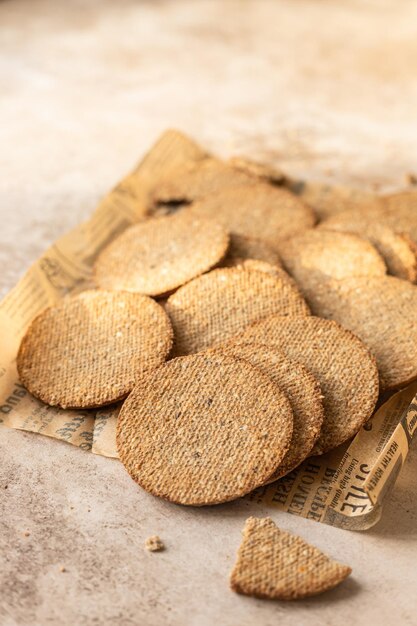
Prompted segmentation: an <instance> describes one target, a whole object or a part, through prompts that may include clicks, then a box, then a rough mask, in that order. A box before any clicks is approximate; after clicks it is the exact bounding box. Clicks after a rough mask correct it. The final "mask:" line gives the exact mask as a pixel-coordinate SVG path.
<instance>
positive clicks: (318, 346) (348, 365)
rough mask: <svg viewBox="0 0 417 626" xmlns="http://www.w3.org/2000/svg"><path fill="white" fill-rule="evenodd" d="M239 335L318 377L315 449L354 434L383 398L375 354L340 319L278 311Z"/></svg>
mask: <svg viewBox="0 0 417 626" xmlns="http://www.w3.org/2000/svg"><path fill="white" fill-rule="evenodd" d="M405 284H409V283H405ZM237 339H238V341H249V342H254V343H262V344H266V345H268V346H271V347H273V348H276V349H278V350H281V351H282V352H284V354H285V355H286V356H287V357H288V358H290V359H294V360H295V361H299V362H300V363H302V364H303V365H304V366H305V367H306V368H307V369H308V370H309V371H310V372H311V373H312V374H313V376H314V377H315V378H316V379H317V380H318V382H319V383H320V387H321V390H322V393H323V406H324V421H323V425H322V428H321V433H320V437H319V439H318V441H317V443H316V444H315V446H314V449H313V453H314V454H324V453H325V452H327V451H328V450H332V449H333V448H335V447H336V446H338V445H340V444H341V443H343V442H344V441H346V440H348V439H350V438H351V437H353V435H355V434H356V433H357V432H358V430H359V429H360V427H361V426H362V425H363V424H364V423H365V422H366V420H367V419H368V418H369V417H371V415H372V413H373V411H374V408H375V404H376V401H377V399H378V370H377V368H376V364H375V359H374V357H373V356H372V354H371V353H370V351H369V350H368V348H367V347H366V346H365V345H364V344H363V343H362V342H361V341H360V339H358V338H357V337H356V336H355V335H353V334H352V333H351V332H350V331H349V330H346V329H345V328H342V326H340V324H338V323H337V322H334V321H330V320H325V319H321V318H319V317H313V316H310V317H298V318H290V317H279V316H276V315H274V316H271V317H269V318H266V319H264V320H262V321H260V322H257V323H255V324H253V325H252V326H250V327H249V328H247V329H246V331H245V332H244V333H243V336H242V337H238V338H237Z"/></svg>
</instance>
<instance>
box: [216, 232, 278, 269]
mask: <svg viewBox="0 0 417 626" xmlns="http://www.w3.org/2000/svg"><path fill="white" fill-rule="evenodd" d="M247 260H256V261H264V262H265V263H269V264H270V265H281V262H280V258H279V255H278V252H276V250H274V249H273V248H272V247H271V246H269V245H268V244H267V243H266V241H264V240H263V239H255V238H254V237H244V236H242V235H231V236H230V244H229V249H228V251H227V254H226V256H225V258H224V259H223V261H222V267H236V266H237V265H242V264H243V263H244V262H245V261H247Z"/></svg>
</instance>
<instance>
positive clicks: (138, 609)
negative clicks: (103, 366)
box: [0, 0, 417, 626]
mask: <svg viewBox="0 0 417 626" xmlns="http://www.w3.org/2000/svg"><path fill="white" fill-rule="evenodd" d="M416 24H417V4H416V3H415V2H414V1H413V0H403V1H402V2H401V3H398V2H395V0H378V1H377V0H366V1H362V0H351V1H347V0H345V1H340V2H336V3H335V2H330V1H313V0H309V1H307V0H288V1H286V2H272V1H271V2H268V1H267V0H264V1H262V0H254V1H252V2H251V1H249V0H247V1H246V2H235V1H233V0H228V1H227V2H220V1H217V0H212V1H210V2H205V1H201V2H192V1H190V2H157V1H156V0H153V1H152V2H137V1H133V0H118V2H111V1H110V0H106V1H105V0H101V1H98V0H96V1H94V0H72V1H71V2H53V1H52V0H44V1H39V0H4V1H3V2H0V49H1V55H0V112H1V125H0V171H1V177H0V212H1V218H2V229H1V232H0V242H1V248H0V263H1V268H2V271H1V274H0V291H1V292H2V293H5V292H6V291H7V290H8V289H9V288H10V287H11V286H12V285H13V284H14V283H15V281H16V279H17V278H18V277H19V276H20V275H21V274H22V272H24V270H25V268H26V267H27V266H28V264H29V263H30V262H31V261H32V260H33V259H35V258H36V256H37V255H38V254H39V253H40V252H41V251H42V250H43V249H44V248H45V247H46V246H47V245H48V244H49V243H50V242H51V241H53V240H54V239H55V238H56V237H57V236H58V235H59V234H60V233H62V232H65V231H66V230H67V229H68V228H69V227H71V226H72V225H74V224H76V223H78V222H79V221H80V220H81V219H85V218H86V217H87V216H88V215H89V213H90V212H91V210H92V209H93V208H94V206H95V204H96V202H97V200H98V199H99V198H100V196H102V195H103V194H104V193H105V192H106V191H107V190H108V189H109V188H110V187H111V186H112V185H113V184H114V183H115V182H116V181H117V180H118V179H119V178H121V176H123V175H124V174H125V173H126V172H127V171H128V170H129V168H130V167H131V166H132V165H133V164H134V163H135V162H136V161H137V160H138V158H139V157H140V156H141V154H143V153H144V152H145V151H146V150H147V148H148V147H149V146H150V145H151V143H152V142H153V141H154V140H155V139H156V137H157V136H158V135H159V134H160V132H162V131H163V130H164V129H165V128H166V127H168V126H177V127H179V128H180V129H183V130H185V131H188V132H189V133H190V134H191V135H194V136H195V137H196V138H197V139H199V140H200V141H201V142H203V143H204V144H206V145H207V146H208V147H210V148H211V149H213V150H216V151H217V152H218V153H220V154H223V155H224V156H229V155H232V154H233V153H242V152H243V153H245V152H246V153H249V154H250V155H251V156H252V157H254V158H258V159H259V158H261V159H262V158H267V159H268V160H270V162H271V163H272V164H275V165H282V167H283V168H284V169H286V170H288V172H289V173H290V174H292V175H299V176H303V175H308V176H309V177H310V178H320V177H322V176H325V177H326V179H327V180H334V181H340V182H343V183H355V184H358V185H359V184H363V185H368V184H372V183H383V184H384V185H385V184H386V185H387V186H390V187H396V186H401V184H402V183H403V176H404V174H405V173H406V172H408V171H413V169H414V170H415V168H416V152H415V145H416V140H417V129H416V125H415V111H416V101H417V82H416V79H415V66H416V62H417V37H416V30H417V26H416ZM0 441H1V446H2V447H1V461H0V486H1V492H0V509H1V510H0V526H1V532H0V542H1V544H2V545H1V559H2V563H1V566H0V576H1V580H0V588H1V595H0V623H1V624H2V626H3V624H4V625H5V626H15V625H17V624H18V625H19V626H21V625H25V626H26V625H27V626H34V625H35V626H38V625H39V626H46V625H49V624H57V625H59V626H67V625H68V626H72V625H73V624H77V626H85V625H88V626H90V625H96V624H97V625H100V626H101V625H102V624H112V626H119V625H120V626H130V625H135V626H136V625H137V624H141V625H143V626H160V625H161V624H165V625H168V626H170V625H173V626H174V625H175V626H177V625H178V626H184V625H187V626H211V625H212V624H215V623H216V622H218V623H221V624H222V625H225V626H235V625H236V624H239V626H246V625H249V624H253V623H256V624H259V625H260V626H272V625H276V624H278V623H279V624H280V625H282V626H287V625H289V624H297V626H322V625H325V626H326V625H328V626H334V625H335V624H337V623H338V622H340V623H342V622H343V623H346V622H347V621H350V622H352V623H355V624H356V625H360V626H368V625H369V624H374V623H379V624H381V625H382V624H386V623H387V622H388V621H389V620H390V619H392V617H393V616H395V618H394V619H395V622H396V623H397V624H401V626H402V625H406V624H410V625H411V624H412V623H414V622H415V615H414V614H413V610H414V609H415V601H414V598H415V562H416V558H417V531H416V528H417V523H416V522H417V503H416V499H415V492H416V489H417V480H416V474H417V455H416V454H415V453H414V454H412V455H411V456H410V457H409V459H408V460H407V463H406V466H405V468H404V471H403V473H402V475H401V477H400V480H399V483H398V486H397V488H396V491H395V494H394V495H393V497H392V499H391V501H390V503H389V504H388V505H387V507H386V510H385V512H384V516H383V519H382V521H381V522H380V524H379V525H378V526H377V527H376V528H375V529H373V530H371V531H368V532H367V533H364V534H357V533H349V532H346V531H341V530H336V529H333V528H330V527H327V526H324V525H321V524H314V523H313V522H310V521H306V520H302V519H297V518H296V517H291V516H289V515H284V514H281V513H279V512H276V511H273V512H272V516H273V518H274V520H275V521H276V522H277V523H278V524H280V525H281V526H282V527H283V528H284V529H286V530H290V531H292V532H298V533H300V534H301V535H303V536H304V537H305V538H306V539H308V540H309V541H311V542H312V543H314V544H316V545H317V546H318V547H319V548H321V549H323V550H325V551H327V552H328V553H329V554H330V555H331V556H333V557H334V558H336V559H338V560H340V561H341V562H344V563H347V564H349V565H351V566H352V568H353V575H352V577H351V578H349V580H347V581H346V582H345V583H344V584H343V585H341V586H340V587H339V588H338V589H336V590H334V591H332V592H331V593H330V594H328V595H327V596H323V597H319V598H316V599H314V600H310V601H303V602H301V603H297V604H291V605H289V604H285V605H283V604H275V603H269V602H262V601H258V600H253V599H250V598H242V597H238V596H236V595H234V594H233V593H232V592H230V591H229V590H228V582H227V578H228V575H229V571H230V569H231V567H232V564H233V562H234V560H235V552H236V550H237V547H238V545H239V543H240V531H241V529H242V527H243V523H244V520H245V518H246V517H247V516H248V515H250V514H252V515H265V514H267V513H268V512H267V511H265V510H263V509H262V508H261V507H257V506H256V505H254V504H248V503H247V502H239V503H235V504H230V505H227V506H222V507H219V508H211V509H204V510H192V509H184V508H179V507H177V506H174V505H170V504H168V503H165V502H162V501H160V500H156V499H154V498H152V497H151V496H148V495H146V494H145V493H143V492H142V491H141V490H140V488H139V487H137V486H136V485H135V483H134V482H133V481H132V480H131V479H130V478H129V476H128V475H127V473H126V472H125V471H124V470H123V468H122V466H121V465H120V464H119V463H118V462H117V461H111V460H109V459H105V458H102V457H97V456H94V455H91V454H88V453H86V452H83V451H81V450H78V449H75V448H72V447H70V446H67V445H65V444H61V443H58V442H56V441H51V440H49V439H46V438H43V437H40V436H36V435H31V434H23V433H21V432H15V431H10V430H6V429H1V430H0ZM6 486H7V487H8V488H7V489H3V488H4V487H6ZM27 533H30V534H27ZM154 534H159V535H160V536H161V537H162V538H163V540H164V542H165V543H166V547H167V549H166V551H165V552H163V553H160V554H151V553H149V552H147V551H146V550H145V549H144V542H145V540H146V538H147V537H149V536H150V535H154ZM62 568H64V570H65V571H61V570H62Z"/></svg>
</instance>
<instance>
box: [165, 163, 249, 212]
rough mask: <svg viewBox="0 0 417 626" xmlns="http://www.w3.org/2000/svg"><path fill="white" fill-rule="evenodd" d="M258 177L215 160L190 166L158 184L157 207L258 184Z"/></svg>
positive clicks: (180, 169)
mask: <svg viewBox="0 0 417 626" xmlns="http://www.w3.org/2000/svg"><path fill="white" fill-rule="evenodd" d="M257 180H258V179H257V178H256V177H255V176H253V175H252V174H250V173H248V172H242V171H240V170H238V169H236V168H234V167H231V166H230V165H228V164H227V163H224V162H223V161H220V160H219V159H216V158H208V159H205V160H204V161H200V162H198V163H190V164H186V165H185V166H182V167H179V168H178V169H177V170H174V171H173V172H172V173H171V174H170V175H169V176H168V177H165V178H163V179H162V180H160V181H159V183H158V185H157V186H156V188H155V191H154V195H153V201H154V204H156V205H158V204H164V203H170V202H181V201H182V202H192V201H194V200H197V199H199V198H203V197H205V196H207V195H210V194H213V193H217V192H218V191H222V190H225V189H229V188H231V189H234V188H235V187H239V186H241V185H251V184H255V183H257Z"/></svg>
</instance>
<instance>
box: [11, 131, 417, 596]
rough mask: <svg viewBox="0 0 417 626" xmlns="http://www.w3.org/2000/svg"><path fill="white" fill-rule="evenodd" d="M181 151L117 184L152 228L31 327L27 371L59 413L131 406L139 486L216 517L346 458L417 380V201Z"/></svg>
mask: <svg viewBox="0 0 417 626" xmlns="http://www.w3.org/2000/svg"><path fill="white" fill-rule="evenodd" d="M181 142H182V145H183V151H182V153H181V155H180V157H179V156H178V155H174V157H173V158H172V159H171V162H170V165H169V167H163V168H160V169H159V170H158V171H154V170H153V169H152V152H151V153H150V155H148V156H147V157H146V159H145V161H144V164H143V167H142V168H139V170H137V172H138V173H139V174H138V175H135V174H132V175H131V176H130V177H127V179H125V181H122V183H121V185H119V187H118V189H119V191H120V189H121V188H123V185H125V186H128V187H129V189H130V195H129V201H130V202H131V203H135V202H137V203H138V204H139V203H140V210H139V211H138V212H137V213H138V215H139V216H140V219H139V220H138V222H137V223H136V224H134V225H133V226H131V227H129V228H127V230H125V231H124V232H123V233H122V234H121V235H120V236H118V237H117V238H116V239H114V241H112V242H111V243H110V244H109V245H108V247H107V248H105V249H104V250H103V251H102V252H101V254H100V255H99V257H98V258H97V260H96V263H95V267H94V281H95V284H96V288H95V289H89V290H86V291H84V292H82V293H80V294H78V295H76V296H73V297H67V298H64V299H63V300H62V301H61V302H60V303H59V304H58V305H56V306H54V307H51V308H49V309H47V310H45V311H44V312H43V313H41V314H40V315H39V316H38V317H37V318H36V319H35V320H34V321H33V322H32V324H31V326H30V327H29V329H28V331H27V333H26V335H25V336H24V338H23V340H22V343H21V346H20V350H19V354H18V359H17V365H18V372H19V375H20V378H21V380H22V382H23V383H24V384H25V386H26V387H27V388H28V390H29V391H30V392H31V393H32V394H33V395H35V396H36V397H37V398H39V399H41V400H42V401H44V402H46V403H47V404H50V405H53V406H60V407H62V408H83V409H85V408H93V407H101V406H104V405H109V404H112V403H116V402H120V401H122V400H124V402H123V405H122V407H121V410H120V414H119V418H118V427H117V445H118V451H119V455H120V459H121V461H122V462H123V464H124V466H125V467H126V469H127V471H128V472H129V474H130V475H131V477H132V478H133V479H134V480H135V481H136V482H137V483H139V485H141V486H142V487H143V488H144V489H146V490H147V491H149V492H150V493H152V494H154V495H156V496H160V497H163V498H166V499H168V500H170V501H172V502H176V503H180V504H185V505H194V506H202V505H212V504H218V503H221V502H226V501H229V500H233V499H236V498H239V497H241V496H244V495H245V494H247V493H249V492H250V491H252V490H253V489H255V488H257V487H259V486H261V485H265V484H267V483H269V482H272V481H274V480H277V479H278V478H280V477H282V476H284V475H285V474H287V473H288V472H291V471H292V470H293V469H294V468H296V467H297V466H298V465H299V464H300V463H301V462H302V461H303V460H304V459H305V458H307V457H309V456H311V455H317V454H323V453H325V452H328V451H329V450H332V449H333V448H335V447H337V446H339V445H340V444H342V443H343V442H345V441H347V440H348V439H350V438H352V437H353V436H354V435H355V434H356V433H357V432H358V430H359V429H360V428H361V426H362V425H363V424H364V423H365V422H366V421H367V420H368V419H369V417H370V416H371V415H372V414H373V412H374V409H375V406H376V403H377V401H378V397H379V394H380V392H381V391H387V390H393V389H398V388H401V387H403V386H405V385H406V384H407V383H409V382H410V381H412V380H414V379H416V378H417V287H416V285H415V284H414V283H415V282H416V280H417V247H416V244H415V242H417V217H416V216H417V194H416V193H413V192H406V193H402V194H396V195H391V196H385V197H383V196H382V197H374V196H372V195H371V194H368V193H364V192H350V191H349V190H347V189H342V188H339V187H334V188H331V187H328V186H323V185H321V186H320V185H314V184H305V183H303V184H300V183H294V181H291V180H289V179H288V177H286V176H284V175H283V174H282V173H280V172H279V171H275V170H272V169H271V168H269V167H266V166H264V165H261V164H259V163H255V162H252V161H249V160H247V159H243V158H235V159H231V160H230V161H227V162H225V161H222V160H220V159H218V158H215V157H213V156H211V155H209V154H207V153H206V152H205V151H204V150H202V149H201V148H199V147H198V146H196V144H194V143H193V142H191V141H190V140H188V139H187V138H185V137H182V138H181ZM132 189H136V191H137V193H136V192H135V193H131V191H132ZM138 190H139V191H138ZM258 521H259V520H258ZM258 526H259V525H258ZM258 526H257V524H256V523H255V522H253V523H252V522H251V524H250V525H249V529H250V531H251V532H252V530H254V529H255V530H256V529H257V530H259V528H258ZM261 526H262V528H264V527H265V529H266V531H265V532H269V533H272V535H274V533H275V530H274V529H271V527H270V525H269V522H265V524H264V523H263V524H261ZM251 529H252V530H251ZM277 532H278V531H277ZM274 536H275V535H274ZM284 539H285V541H287V539H286V538H285V537H284ZM279 541H282V536H280V538H279ZM343 571H344V574H345V575H347V574H346V571H347V570H346V571H345V570H343ZM333 574H334V572H333ZM339 574H340V572H339V570H338V573H337V574H335V580H336V579H337V580H339V578H340V576H339ZM236 576H237V574H236ZM236 576H235V579H234V580H235V582H234V583H233V584H234V585H235V587H236V588H237V590H239V589H238V588H240V587H242V585H243V587H245V585H246V586H247V585H248V584H249V583H247V581H246V582H243V583H242V581H240V582H236V580H237V579H236ZM239 585H240V587H239ZM249 586H250V585H249ZM288 593H290V592H288ZM255 595H256V594H255ZM260 595H262V593H261V594H260Z"/></svg>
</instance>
